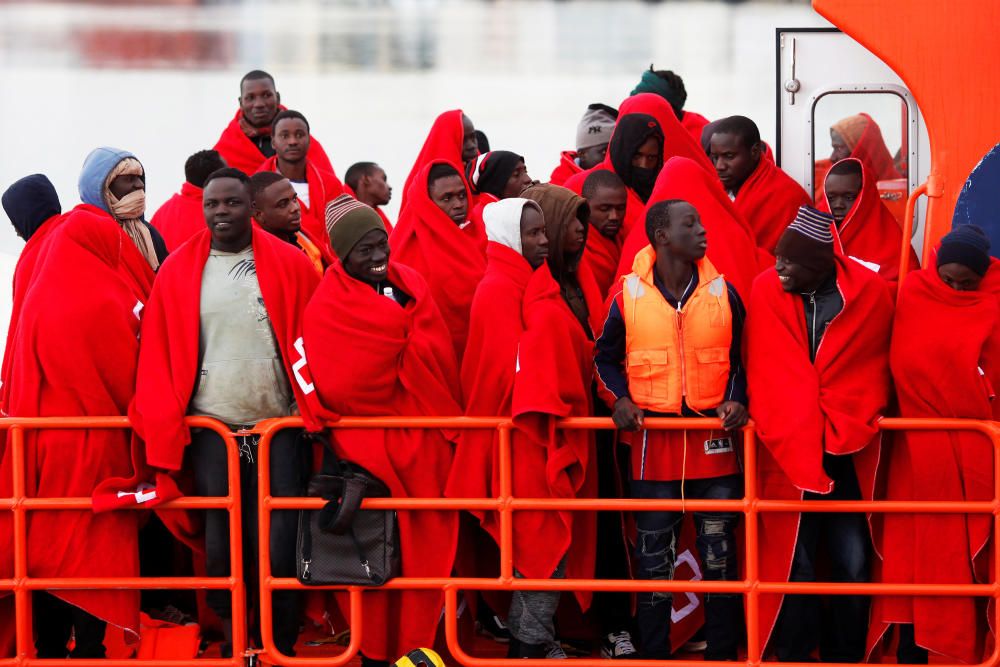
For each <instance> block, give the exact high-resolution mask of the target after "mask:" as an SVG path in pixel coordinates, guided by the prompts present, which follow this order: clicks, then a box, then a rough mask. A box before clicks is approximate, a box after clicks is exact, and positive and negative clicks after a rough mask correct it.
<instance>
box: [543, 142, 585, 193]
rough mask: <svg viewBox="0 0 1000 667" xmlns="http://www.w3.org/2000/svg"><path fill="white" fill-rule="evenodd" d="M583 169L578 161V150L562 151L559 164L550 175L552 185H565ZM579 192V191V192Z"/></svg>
mask: <svg viewBox="0 0 1000 667" xmlns="http://www.w3.org/2000/svg"><path fill="white" fill-rule="evenodd" d="M582 171H583V169H582V168H581V167H580V165H578V164H577V163H576V151H562V152H561V153H559V164H558V165H556V168H555V169H553V170H552V175H551V176H549V184H550V185H565V184H566V181H568V180H569V179H570V177H571V176H574V175H576V174H579V173H580V172H582ZM577 194H579V193H577Z"/></svg>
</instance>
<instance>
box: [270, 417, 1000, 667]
mask: <svg viewBox="0 0 1000 667" xmlns="http://www.w3.org/2000/svg"><path fill="white" fill-rule="evenodd" d="M301 426H302V421H301V420H300V419H298V418H287V419H280V420H273V421H270V422H268V424H267V426H266V427H264V428H263V429H262V431H261V436H262V437H261V440H260V444H259V457H258V461H259V466H260V468H259V470H260V483H259V487H258V493H259V499H258V502H259V508H260V514H259V517H258V521H259V534H260V536H261V537H260V540H261V544H267V543H268V538H267V536H268V535H270V513H271V511H272V510H293V509H319V508H320V507H322V506H323V504H324V502H325V501H323V500H322V499H316V498H287V497H282V498H277V497H271V495H270V475H269V465H268V462H269V460H270V445H271V440H272V437H273V436H274V434H275V433H276V432H277V431H279V430H281V429H284V428H300V427H301ZM329 426H330V427H331V428H333V429H383V428H450V429H460V430H465V429H496V430H497V431H498V432H499V441H500V452H499V460H498V466H499V471H498V473H499V477H500V486H501V489H500V496H499V497H497V498H468V499H465V498H461V499H457V498H456V499H451V498H449V499H445V498H385V499H371V500H366V501H365V502H364V505H363V506H364V507H366V508H370V509H395V510H398V511H414V510H426V509H433V510H439V511H440V510H471V509H477V510H485V511H494V512H498V513H499V517H500V527H501V529H500V536H501V539H500V574H499V576H498V577H496V578H458V577H444V578H407V577H399V578H396V579H393V580H391V581H389V582H388V583H387V584H386V585H385V586H384V588H385V589H437V590H443V591H444V594H445V616H444V623H445V636H446V639H447V645H448V650H449V651H450V652H451V655H452V656H453V657H454V658H456V659H457V660H458V661H459V662H461V663H462V664H463V665H466V666H467V667H543V666H546V665H549V663H548V662H547V661H545V660H524V659H492V658H491V659H486V658H480V657H475V656H472V655H469V654H468V653H467V652H466V651H465V650H464V649H463V648H462V647H461V645H460V643H459V633H458V607H459V605H458V595H459V591H461V590H466V589H468V590H507V591H511V590H559V591H576V590H591V591H631V592H636V591H670V592H687V591H690V592H695V593H708V592H720V593H721V592H728V593H741V594H743V595H744V596H745V597H746V614H747V659H746V664H747V665H748V667H757V666H759V665H766V666H770V665H774V666H777V665H778V664H779V663H776V662H767V661H764V660H763V659H762V658H763V655H762V652H763V648H764V647H762V646H761V645H760V641H759V632H758V631H759V622H760V618H759V598H760V596H761V595H762V594H792V593H799V594H803V593H805V594H809V593H812V594H832V595H908V596H913V595H920V596H979V597H992V598H994V600H1000V583H998V582H1000V559H995V561H996V562H995V564H994V568H995V569H994V573H993V577H994V583H992V584H884V583H865V584H844V583H839V584H838V583H826V582H818V583H804V582H794V583H792V582H785V581H761V580H760V576H759V568H758V564H759V558H760V553H759V551H760V544H759V538H758V522H757V517H758V515H759V514H760V513H761V512H887V513H898V512H910V513H980V514H992V515H993V517H994V521H993V524H994V531H993V534H994V535H998V534H1000V500H998V499H1000V487H998V485H1000V456H997V455H996V452H997V451H998V447H1000V425H998V424H996V423H994V422H982V421H971V420H958V419H934V420H930V419H921V420H916V419H884V420H882V422H881V424H880V426H881V428H882V429H883V430H886V431H899V430H923V431H943V430H962V431H974V432H978V433H981V434H983V435H984V436H985V437H987V438H988V439H989V440H990V441H991V443H992V444H993V448H994V497H993V500H991V501H983V502H950V501H948V502H944V501H927V502H904V501H871V502H869V501H824V502H822V503H815V502H808V501H786V500H766V499H761V498H759V497H758V493H757V447H756V444H755V438H754V430H753V425H752V424H750V425H748V426H747V427H746V428H745V429H744V447H745V452H744V459H743V460H744V475H745V487H744V493H745V495H744V498H743V499H742V500H634V499H617V500H609V499H577V500H565V499H537V498H535V499H532V498H515V497H513V495H512V493H511V463H512V462H511V439H510V435H511V430H512V428H513V425H512V424H511V422H510V420H507V419H502V418H471V417H466V418H456V419H446V418H399V417H391V418H375V417H369V418H343V419H341V420H340V421H337V422H335V423H332V424H330V425H329ZM559 427H560V428H563V429H613V428H614V425H613V424H612V422H611V420H610V419H607V418H577V419H567V420H564V421H562V422H561V423H560V425H559ZM644 427H646V428H648V429H654V430H656V429H668V430H671V429H672V430H681V429H708V428H715V429H718V428H720V423H719V420H717V419H663V418H660V419H647V420H646V421H645V422H644ZM522 510H575V511H597V510H603V511H609V510H610V511H650V510H674V511H677V510H687V511H736V512H742V513H743V515H744V517H745V520H746V523H745V535H746V539H745V544H746V554H745V559H744V563H745V577H744V579H742V580H737V581H725V582H723V581H696V582H695V581H683V580H681V581H660V580H656V581H649V580H646V581H634V580H598V579H559V580H553V579H521V578H517V579H515V578H514V576H513V530H512V525H513V523H512V521H513V519H512V515H513V513H514V512H516V511H522ZM309 588H310V589H317V588H320V589H323V588H325V589H328V590H346V591H348V593H349V595H350V614H349V615H350V619H349V624H350V628H351V641H350V645H349V646H348V647H347V648H346V649H345V650H344V651H343V652H341V653H340V654H338V655H335V656H323V657H322V658H304V657H289V656H285V655H282V654H281V653H279V652H278V650H277V648H276V646H275V644H274V638H273V634H272V632H271V621H272V605H271V593H272V592H273V591H275V590H304V589H306V587H304V586H302V585H301V584H300V583H299V582H298V581H297V580H296V579H291V578H277V577H273V576H271V563H270V555H269V553H268V550H267V549H261V552H260V593H261V594H260V600H261V634H262V640H263V648H262V652H263V653H264V655H265V656H267V657H268V658H270V659H274V660H275V661H277V662H279V663H280V664H283V665H288V666H289V667H313V666H318V665H324V666H325V667H339V666H340V665H344V664H346V663H347V662H348V661H350V660H351V659H352V658H353V657H354V656H355V655H356V654H357V652H358V649H359V647H360V645H361V637H362V633H363V632H364V628H363V625H362V622H361V612H362V605H363V595H362V592H363V590H364V589H362V588H359V587H352V586H325V587H319V586H310V587H309ZM994 609H995V613H996V614H997V616H996V622H995V624H994V627H998V626H1000V605H994ZM422 611H423V610H422ZM427 611H429V610H427ZM704 663H705V661H702V660H696V661H692V660H673V661H671V664H675V665H678V666H679V667H696V666H697V665H703V664H704ZM574 664H577V665H580V667H606V665H607V661H606V660H603V659H576V660H574ZM630 664H634V665H636V667H653V666H654V665H657V664H659V662H658V661H655V660H635V661H630ZM729 664H731V663H729ZM780 664H782V665H785V666H786V667H787V665H789V664H790V663H780ZM998 664H1000V646H995V648H994V651H993V653H992V654H991V655H990V656H989V657H988V658H987V659H986V660H985V661H983V662H982V663H981V664H980V665H979V666H977V667H994V666H996V665H998ZM801 667H805V666H804V665H803V666H801ZM810 667H816V664H815V663H812V664H811V665H810ZM949 667H951V666H949ZM954 667H958V665H955V666H954Z"/></svg>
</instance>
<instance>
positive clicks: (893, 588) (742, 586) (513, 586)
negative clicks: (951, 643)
mask: <svg viewBox="0 0 1000 667" xmlns="http://www.w3.org/2000/svg"><path fill="white" fill-rule="evenodd" d="M267 581H268V587H270V588H273V589H276V590H293V589H294V590H299V589H301V590H310V589H327V590H350V589H352V588H358V589H359V590H362V591H365V590H373V591H374V590H438V589H447V588H457V589H462V590H524V591H635V592H639V591H662V592H676V593H681V592H683V593H687V592H691V593H749V592H750V591H751V590H754V589H756V590H757V591H759V592H760V593H782V594H787V593H800V594H820V593H822V594H835V595H927V596H976V597H988V596H993V595H996V594H998V593H1000V583H998V584H885V583H842V582H766V581H765V582H760V583H759V584H756V585H754V584H753V583H752V582H749V581H705V580H701V581H685V580H660V579H657V580H649V579H635V580H633V579H520V578H515V579H511V580H509V581H505V580H503V579H484V578H460V577H455V578H449V577H398V578H396V579H390V580H389V581H387V582H386V583H385V584H383V585H382V586H380V587H377V588H376V587H372V588H371V589H369V588H366V587H355V586H347V585H340V586H338V585H329V586H305V585H303V584H301V583H300V582H299V580H298V579H292V578H290V577H271V578H270V579H268V580H267Z"/></svg>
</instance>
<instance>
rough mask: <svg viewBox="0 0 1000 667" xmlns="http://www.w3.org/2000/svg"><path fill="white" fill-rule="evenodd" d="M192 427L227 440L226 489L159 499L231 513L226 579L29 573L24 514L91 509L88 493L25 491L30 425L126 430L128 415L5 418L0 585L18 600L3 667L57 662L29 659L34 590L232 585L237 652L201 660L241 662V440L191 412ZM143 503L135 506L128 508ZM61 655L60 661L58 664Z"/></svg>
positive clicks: (115, 664) (227, 665) (221, 664)
mask: <svg viewBox="0 0 1000 667" xmlns="http://www.w3.org/2000/svg"><path fill="white" fill-rule="evenodd" d="M186 421H187V424H188V426H190V427H197V428H208V429H212V430H214V431H216V432H217V433H218V434H219V435H220V436H221V437H222V439H223V442H224V443H225V445H226V457H227V464H228V480H229V494H228V495H227V496H223V497H218V498H179V499H177V500H173V501H171V502H169V503H164V504H163V505H161V507H162V508H163V509H185V510H195V509H225V510H226V511H227V512H228V513H229V539H230V550H229V555H230V568H231V569H230V576H229V577H76V578H60V577H47V578H41V577H32V576H30V574H29V571H30V569H31V563H30V562H29V561H28V546H27V534H28V530H27V525H28V519H27V515H28V513H29V512H32V511H41V510H45V511H53V510H54V511H60V510H77V511H79V510H89V509H91V503H92V501H91V499H90V498H89V497H88V498H36V497H28V495H27V483H26V479H25V474H26V472H25V470H26V469H25V453H26V452H25V438H24V433H25V431H27V430H51V429H63V430H76V429H125V428H128V427H129V422H128V419H127V418H126V417H44V418H41V417H34V418H23V419H22V418H2V419H0V430H4V431H8V432H9V436H10V437H9V438H8V446H9V447H10V450H11V451H10V454H11V462H12V463H13V466H12V468H13V480H12V485H11V489H12V496H11V497H10V498H0V511H3V510H6V509H9V510H11V512H12V513H13V522H12V524H13V541H14V578H13V580H9V583H8V582H6V581H2V580H0V590H12V591H13V593H14V603H15V633H16V636H15V639H16V655H14V657H12V658H0V667H7V666H12V667H13V666H15V665H16V666H17V667H21V666H25V667H30V666H32V665H47V664H57V661H52V660H41V659H38V658H34V657H31V656H32V654H33V653H34V645H33V624H32V614H31V594H32V591H36V590H58V589H130V590H142V589H198V588H203V589H228V590H230V591H231V593H232V612H233V619H234V623H233V657H232V658H216V659H198V661H197V663H198V664H199V665H202V666H204V667H239V666H241V665H242V664H243V662H244V660H245V655H246V654H247V646H248V643H247V639H248V637H247V626H246V623H245V621H243V620H241V619H245V617H246V589H245V587H244V584H243V558H242V540H243V538H242V535H243V530H242V525H241V523H240V507H241V505H240V469H239V452H238V448H237V447H236V441H235V439H234V438H233V434H232V433H230V432H229V429H228V428H227V427H226V426H225V425H223V424H221V423H220V422H218V421H216V420H214V419H208V418H206V417H189V418H188V419H187V420H186ZM139 509H143V508H142V507H141V506H136V507H135V508H131V509H129V510H118V511H135V510H139ZM61 662H62V661H58V663H61ZM73 664H74V665H76V666H77V667H126V666H131V665H136V664H140V665H148V666H150V667H153V666H155V667H190V665H191V661H190V660H142V661H139V660H134V659H76V660H73Z"/></svg>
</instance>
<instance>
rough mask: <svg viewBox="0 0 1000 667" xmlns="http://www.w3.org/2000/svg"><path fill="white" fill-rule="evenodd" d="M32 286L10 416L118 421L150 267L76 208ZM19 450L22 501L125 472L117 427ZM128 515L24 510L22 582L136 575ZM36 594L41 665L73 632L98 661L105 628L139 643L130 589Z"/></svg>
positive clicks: (7, 527)
mask: <svg viewBox="0 0 1000 667" xmlns="http://www.w3.org/2000/svg"><path fill="white" fill-rule="evenodd" d="M104 180H106V179H104ZM104 180H102V182H104ZM104 187H105V188H107V184H106V183H105V186H104ZM31 282H32V284H31V290H30V291H29V292H28V293H27V295H26V296H25V298H24V301H23V304H22V308H21V313H20V318H19V322H18V326H17V331H16V334H15V341H14V342H15V346H14V350H15V351H14V356H13V359H12V378H13V380H12V384H11V387H10V393H9V411H10V415H11V416H12V417H53V416H60V417H72V416H108V415H124V414H126V411H127V408H128V404H129V401H130V400H131V399H132V393H133V390H134V387H135V378H136V360H137V357H138V348H139V345H138V334H139V316H140V313H141V312H142V309H143V307H144V305H145V303H146V301H147V298H148V295H149V291H150V287H151V286H152V282H153V271H152V269H151V268H150V265H149V263H148V262H147V261H146V259H145V258H144V257H143V256H142V255H141V254H140V253H139V250H138V249H137V247H136V245H135V244H134V243H133V242H132V240H131V239H130V238H129V236H128V235H127V234H126V233H125V231H124V230H123V228H122V227H121V226H120V225H119V224H118V223H117V222H116V221H115V220H114V219H113V218H112V217H111V215H110V214H109V213H107V212H105V211H102V210H101V209H99V208H97V207H95V206H90V205H89V204H81V205H79V206H77V207H76V208H75V209H74V210H73V211H72V212H71V213H70V214H69V215H68V217H67V219H66V220H65V222H63V223H62V224H61V226H60V227H59V228H58V229H57V230H55V232H54V233H53V234H52V236H51V237H50V238H49V239H48V240H47V241H46V247H45V256H44V262H43V263H41V264H39V265H38V266H36V269H35V271H34V274H33V277H32V281H31ZM24 452H25V462H26V470H25V471H24V474H25V481H26V491H27V495H28V496H29V497H67V496H68V497H87V496H90V495H91V493H92V492H93V491H94V488H95V486H96V485H97V484H98V483H99V482H100V481H102V480H103V479H106V478H108V477H116V476H124V477H127V476H129V475H130V473H131V459H130V450H129V437H128V433H127V431H124V430H121V429H108V430H98V429H77V430H45V431H28V432H26V433H25V434H24ZM11 455H12V452H11V448H10V447H9V446H8V447H7V448H6V451H5V452H4V457H3V461H2V465H0V496H3V497H9V496H10V495H11V491H12V489H11V487H10V484H11V480H12V479H13V470H12V465H13V461H12V460H11ZM137 517H138V515H137V514H135V513H133V512H110V513H106V514H95V513H93V512H91V511H89V510H82V511H76V510H74V511H60V512H33V513H32V515H31V522H30V525H29V527H28V552H27V553H28V575H29V576H31V577H135V576H138V575H139V554H138V535H137V524H136V520H137ZM11 530H12V525H11V515H10V513H8V512H3V513H0V539H2V540H3V542H4V543H5V544H6V546H4V547H3V548H0V576H3V577H10V576H11V575H12V574H13V572H12V568H13V554H14V550H13V546H12V544H13V542H12V537H13V536H12V533H11ZM34 597H35V601H34V605H35V615H36V623H35V629H36V632H37V634H36V644H35V646H36V648H37V650H38V657H40V658H65V657H66V656H67V655H68V649H67V648H66V645H67V642H68V641H69V639H70V633H71V630H75V636H76V644H75V648H74V649H73V657H80V658H100V657H104V655H105V647H104V644H103V642H104V633H105V628H106V625H107V624H110V625H112V626H115V627H117V628H120V629H123V630H125V631H126V638H127V639H130V640H131V641H137V640H138V630H139V592H138V591H124V590H102V591H91V590H60V591H53V592H52V593H47V592H41V591H39V592H38V593H36V594H35V596H34Z"/></svg>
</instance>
